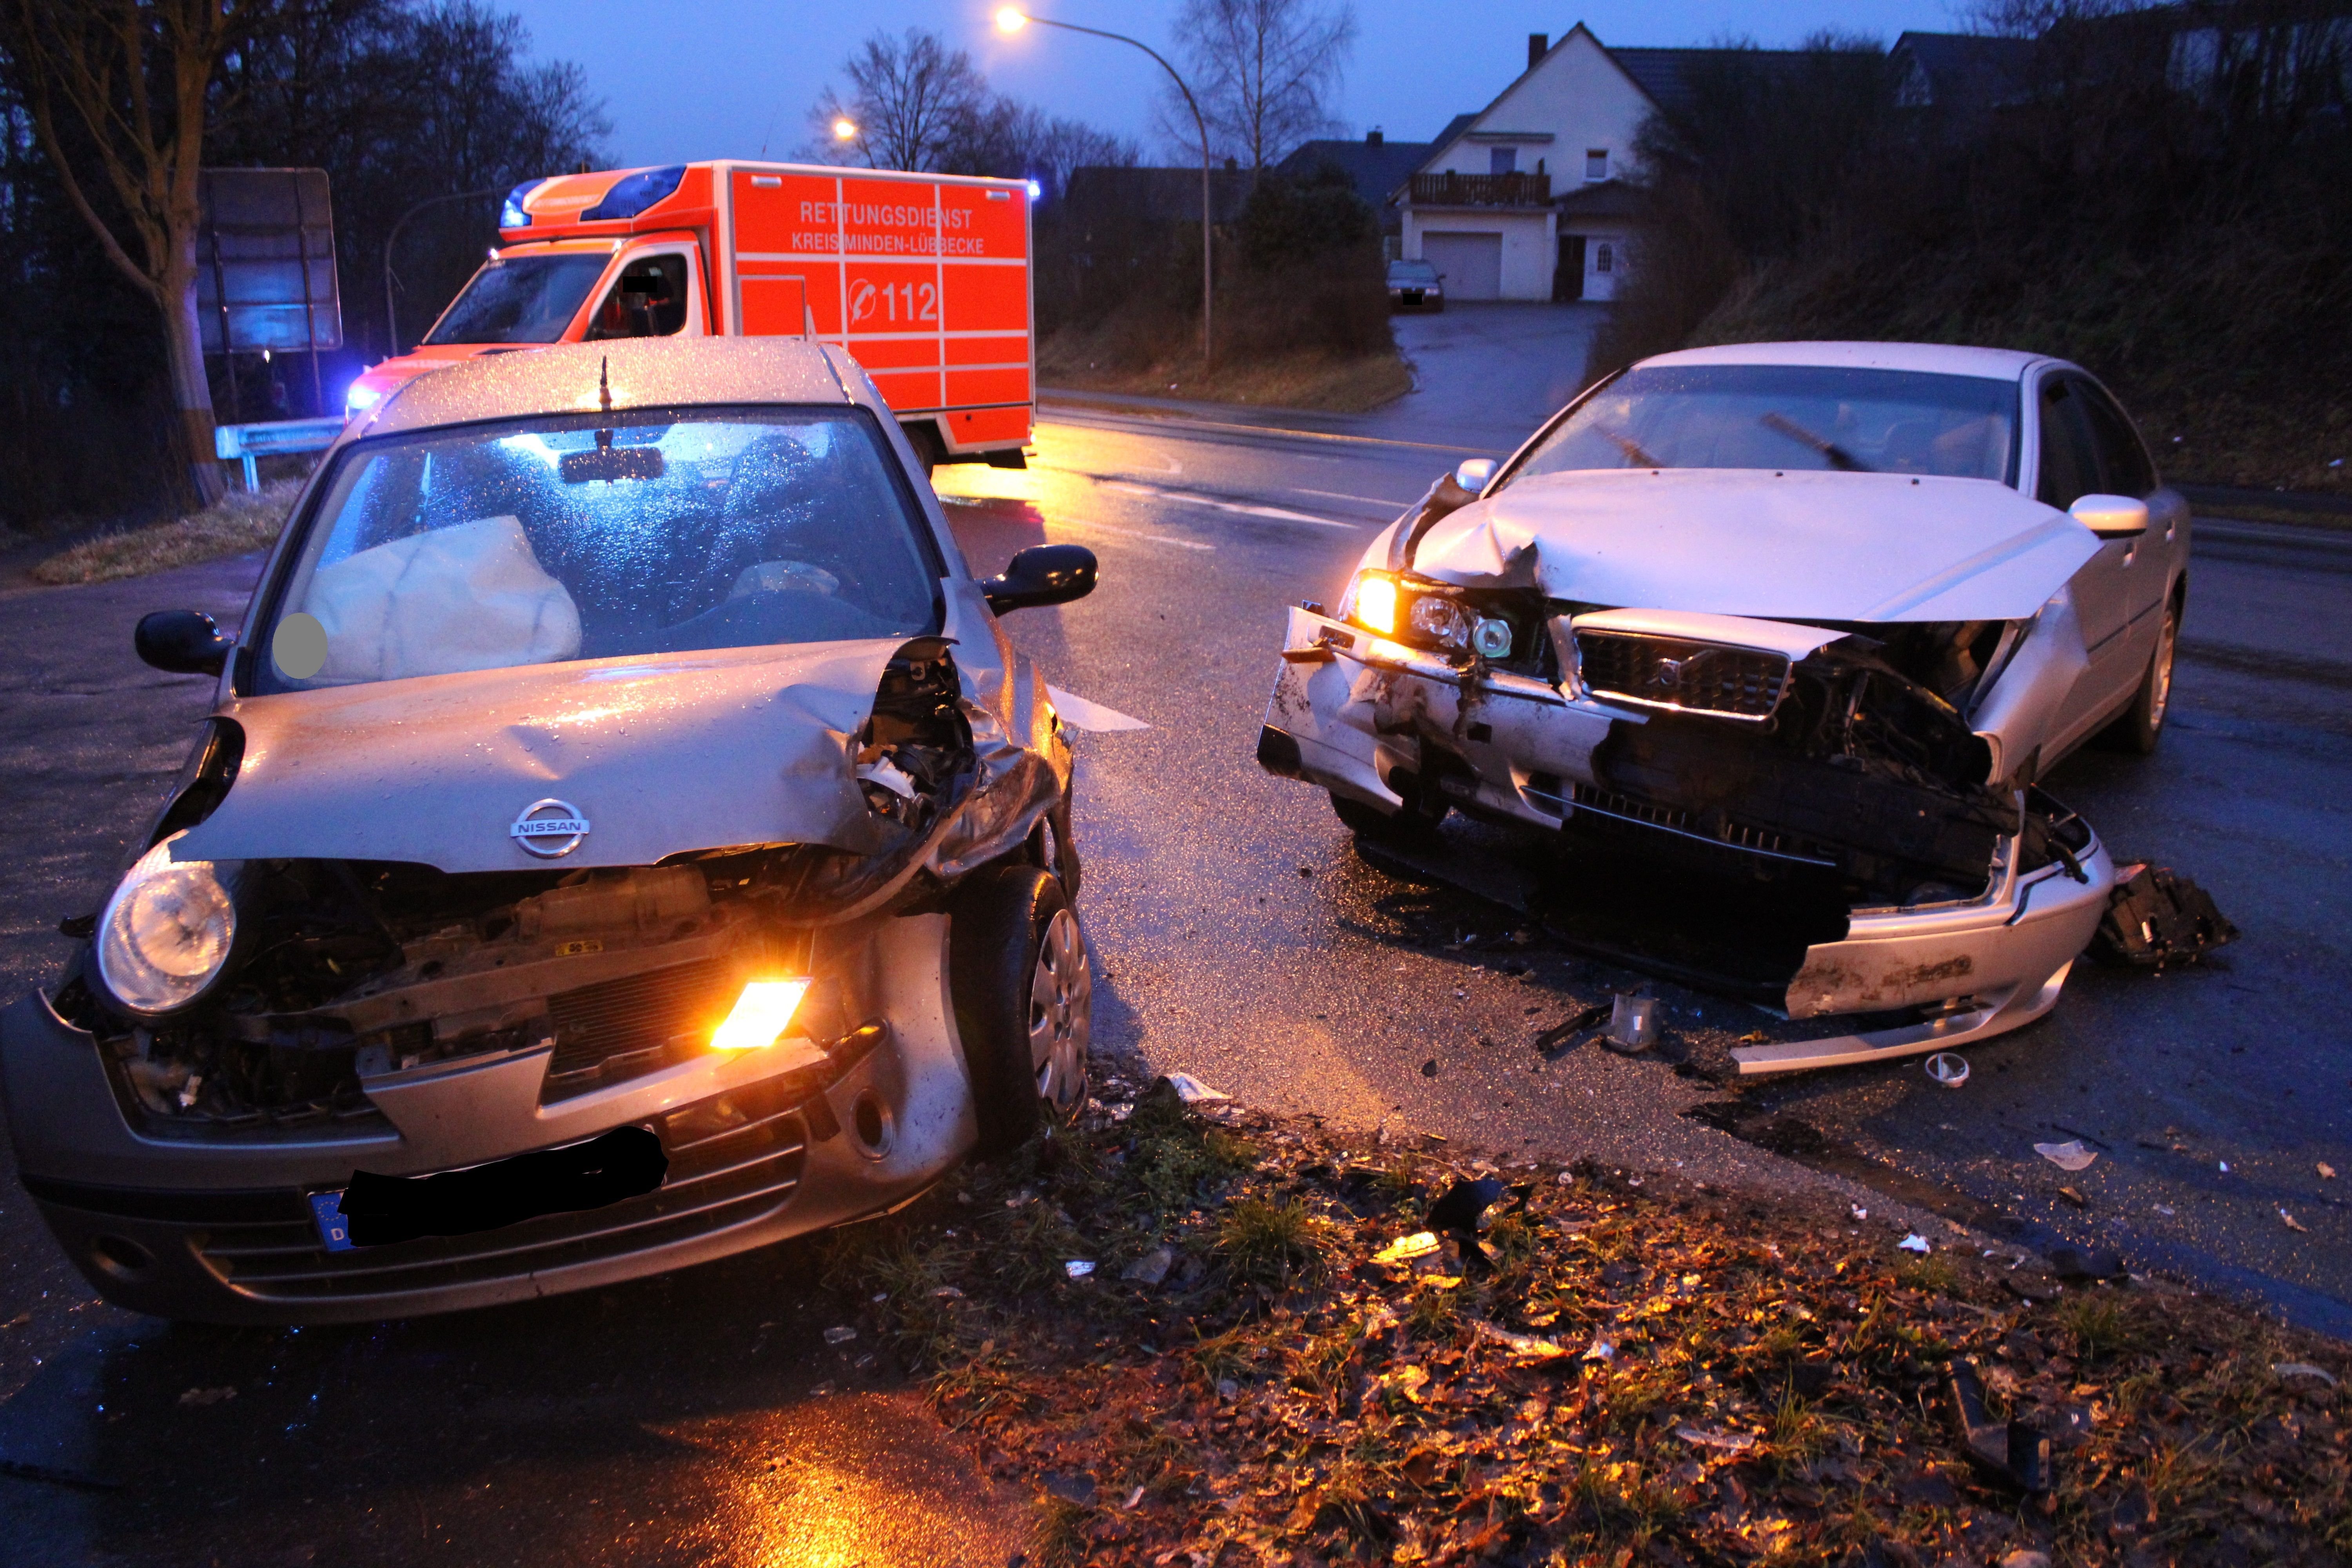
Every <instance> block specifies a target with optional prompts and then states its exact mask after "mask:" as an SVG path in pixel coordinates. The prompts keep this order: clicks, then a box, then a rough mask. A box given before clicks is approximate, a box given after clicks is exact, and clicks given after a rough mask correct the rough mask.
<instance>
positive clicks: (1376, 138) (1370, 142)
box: [1364, 125, 1387, 147]
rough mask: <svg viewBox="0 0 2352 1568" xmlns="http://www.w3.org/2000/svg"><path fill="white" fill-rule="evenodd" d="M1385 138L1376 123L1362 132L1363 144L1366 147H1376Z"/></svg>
mask: <svg viewBox="0 0 2352 1568" xmlns="http://www.w3.org/2000/svg"><path fill="white" fill-rule="evenodd" d="M1386 140H1387V138H1386V137H1384V136H1382V135H1381V128H1380V127H1379V126H1377V125H1375V126H1373V127H1372V128H1371V129H1370V131H1367V132H1364V145H1365V146H1367V147H1377V146H1379V145H1380V144H1381V142H1384V141H1386Z"/></svg>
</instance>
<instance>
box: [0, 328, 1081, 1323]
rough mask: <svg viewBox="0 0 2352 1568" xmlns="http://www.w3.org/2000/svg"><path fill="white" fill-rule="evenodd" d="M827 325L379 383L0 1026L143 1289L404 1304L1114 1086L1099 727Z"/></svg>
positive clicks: (62, 1214) (201, 635) (29, 1132)
mask: <svg viewBox="0 0 2352 1568" xmlns="http://www.w3.org/2000/svg"><path fill="white" fill-rule="evenodd" d="M1094 578H1095V563H1094V559H1093V557H1092V555H1091V554H1089V553H1088V552H1086V551H1084V550H1081V549H1078V548H1076V547H1074V546H1067V545H1048V546H1040V547H1037V548H1034V549H1031V550H1026V551H1024V552H1021V553H1020V554H1019V555H1017V556H1015V557H1014V558H1013V562H1012V563H1011V565H1010V567H1009V568H1008V569H1007V571H1006V572H1005V573H1004V574H1003V575H1002V576H998V577H993V578H988V579H976V578H974V577H973V576H972V575H971V573H970V571H969V570H968V569H967V568H966V566H965V564H964V562H963V559H962V556H961V553H960V552H959V551H958V549H957V546H956V542H955V540H954V538H953V537H952V535H951V534H950V532H949V531H948V528H947V526H946V523H945V521H944V520H943V518H942V516H941V514H940V509H939V504H938V501H937V499H936V498H935V497H934V496H933V495H932V493H931V490H930V488H929V484H928V483H927V482H926V481H925V479H924V478H923V474H922V470H921V468H920V466H919V459H918V458H917V455H916V454H915V453H914V452H913V451H912V450H911V449H910V448H909V447H908V442H907V440H906V438H905V437H904V436H903V435H902V434H901V433H900V431H899V428H898V424H897V422H896V421H895V420H894V419H893V418H892V416H891V411H890V409H889V408H888V407H887V405H885V404H884V403H883V401H882V400H881V399H880V398H879V397H878V396H877V395H876V394H875V391H874V388H873V386H872V384H870V383H869V382H868V381H867V380H866V376H865V375H864V374H863V373H862V372H860V371H859V369H858V368H857V365H856V363H855V362H854V361H852V360H851V359H849V358H848V357H847V356H846V355H845V354H844V353H842V352H841V351H839V350H837V349H835V348H829V347H820V346H818V345H816V344H814V343H808V342H794V341H784V340H772V339H770V340H751V341H709V340H702V341H691V340H645V341H633V342H613V343H604V344H591V345H582V346H578V347H561V346H559V347H553V348H549V349H545V350H542V351H540V352H537V353H530V354H519V355H514V356H511V357H493V358H483V359H478V360H475V361H472V362H470V363H466V364H462V365H457V366H453V367H451V368H449V369H446V370H444V371H442V372H440V373H439V374H435V375H433V376H430V377H425V378H420V379H418V380H416V381H415V382H412V383H410V384H407V385H405V386H404V387H403V388H401V389H399V390H398V391H396V392H395V393H394V394H393V395H390V396H388V397H387V398H386V399H385V400H384V401H383V403H382V404H381V405H378V406H377V407H375V408H373V409H371V410H369V411H368V412H367V413H365V414H363V415H362V416H360V417H358V418H356V419H355V420H353V422H352V425H351V426H350V427H349V429H348V430H347V431H346V432H345V434H344V436H343V437H342V438H341V439H340V440H339V441H338V442H337V443H336V444H335V446H334V447H333V448H332V449H331V450H330V451H329V452H328V454H327V455H326V457H325V458H324V460H323V462H322V463H321V464H320V468H319V469H318V471H317V473H316V474H315V475H314V477H313V478H312V479H311V480H310V483H309V484H308V486H307V488H306V489H305V490H304V492H303V494H302V496H301V498H300V500H299V501H298V503H297V505H296V508H295V510H294V513H293V516H292V520H291V521H290V522H289V525H288V527H287V529H286V531H285V533H284V536H283V537H282V538H281V539H280V540H279V542H278V544H277V546H276V547H275V548H274V549H273V550H272V552H270V554H269V557H268V562H267V563H266V565H265V566H264V568H263V570H262V574H261V578H260V583H259V585H258V587H257V590H256V592H255V595H254V598H253V602H252V605H251V608H250V609H249V611H248V612H247V616H246V618H245V623H244V626H243V627H242V628H241V629H240V630H238V631H236V632H235V633H231V634H222V633H220V632H219V631H217V630H216V629H215V627H214V626H213V624H212V622H211V621H210V620H209V619H208V618H207V617H205V616H200V615H196V614H194V613H193V612H187V611H180V612H164V613H161V614H158V615H154V616H149V617H148V618H147V619H146V620H145V621H143V622H142V623H141V625H140V627H139V631H138V642H139V651H140V653H141V655H142V657H143V658H145V659H146V660H147V661H148V662H149V663H150V664H152V665H154V666H156V667H158V668H163V669H166V670H173V671H180V672H188V673H198V674H205V675H211V676H215V677H216V678H217V679H218V682H219V685H218V689H217V700H216V701H215V706H214V708H213V710H212V713H211V716H210V717H209V718H208V719H207V720H206V721H205V726H204V733H203V737H202V739H201V741H200V742H199V743H198V744H197V745H196V747H195V750H194V753H193V754H192V755H191V757H190V758H189V761H188V763H187V766H186V768H185V770H184V773H182V775H181V777H180V780H179V782H178V783H177V784H176V785H175V786H174V787H173V791H172V793H171V795H170V796H169V798H168V800H167V801H166V803H165V804H164V805H163V809H162V811H161V812H160V814H159V815H158V816H157V818H156V819H155V821H154V823H153V824H152V826H151V827H150V829H149V830H148V831H146V832H145V833H143V834H142V835H141V836H140V837H139V838H138V840H137V843H136V848H137V851H138V853H137V856H136V858H135V861H134V863H133V864H132V865H131V866H130V867H129V868H128V869H127V870H126V871H125V873H124V874H123V877H122V879H121V883H120V885H119V886H117V887H116V889H114V891H113V893H112V896H111V897H110V899H109V900H107V901H106V903H105V905H104V907H103V909H102V910H100V911H99V912H98V913H97V914H96V915H95V916H94V917H92V918H89V919H87V920H85V921H82V922H81V926H80V927H77V928H76V929H78V930H79V929H83V928H87V934H88V938H89V940H88V942H86V944H85V945H84V946H83V947H82V948H81V950H80V951H79V952H77V954H76V955H75V956H74V958H73V959H72V960H71V962H70V963H68V966H67V968H66V970H65V973H63V975H62V976H61V977H60V979H59V981H58V984H56V985H55V986H54V987H52V988H51V989H50V990H48V991H47V993H46V994H41V993H37V994H32V995H28V996H26V997H24V998H23V999H21V1000H19V1001H18V1002H16V1004H15V1005H12V1006H11V1007H10V1008H9V1009H8V1010H7V1012H6V1014H5V1017H0V1088H4V1089H5V1104H6V1111H7V1117H8V1123H9V1129H10V1131H11V1133H12V1134H13V1136H14V1139H15V1144H16V1158H17V1164H18V1168H19V1170H20V1171H21V1173H22V1175H23V1179H24V1183H25V1185H26V1188H27V1189H28V1190H29V1191H30V1192H31V1194H33V1196H34V1197H35V1199H36V1200H37V1202H38V1204H39V1205H40V1207H41V1210H42V1212H43V1214H44V1215H46V1216H47V1220H48V1222H49V1224H50V1226H51V1228H52V1229H53V1230H54V1231H55V1233H56V1234H57V1237H58V1240H59V1241H60V1242H61V1243H62V1244H63V1245H64V1247H65V1249H66V1251H67V1253H68V1256H69V1257H70V1258H72V1259H73V1261H74V1262H75V1264H76V1265H77V1266H78V1267H79V1268H81V1270H82V1271H83V1272H84V1273H85V1274H86V1275H87V1276H88V1278H89V1280H90V1282H91V1284H92V1285H93V1286H95V1287H96V1288H97V1289H99V1290H100V1292H101V1293H102V1294H103V1295H105V1296H106V1297H107V1298H108V1299H109V1300H113V1301H116V1302H119V1303H121V1304H122V1305H124V1306H128V1307H131V1308H134V1309H137V1310H143V1311H149V1312H155V1313H160V1314H163V1315H165V1316H170V1317H177V1318H193V1319H205V1320H215V1321H298V1322H302V1321H330V1320H347V1319H367V1318H377V1317H383V1316H389V1315H396V1314H411V1313H415V1312H419V1311H432V1310H444V1309H449V1308H457V1307H465V1306H473V1305H479V1304H484V1303H488V1302H495V1301H502V1300H514V1299H518V1298H523V1297H530V1296H539V1295H545V1294H550V1293H552V1292H557V1291H562V1290H570V1289H581V1288H583V1287H587V1286H591V1285H597V1284H603V1283H607V1282H611V1281H614V1280H619V1279H629V1278H632V1277H635V1276H638V1275H643V1274H647V1273H651V1272H655V1271H657V1270H662V1269H667V1268H675V1267H677V1266H680V1265H683V1264H688V1263H693V1262H697V1261H699V1260H703V1259H707V1258H718V1257H721V1256H724V1255H726V1254H730V1253H734V1252H739V1251H741V1250H743V1249H745V1248H747V1247H756V1246H759V1245H761V1244H762V1243H766V1242H770V1241H773V1240H776V1239H779V1238H781V1237H789V1236H793V1235H796V1234H800V1233H803V1232H807V1231H812V1230H816V1229H819V1228H822V1227H824V1226H831V1225H835V1224H838V1223H841V1222H844V1221H847V1220H852V1219H856V1218H859V1217H862V1216H865V1215H873V1214H877V1213H880V1212H883V1211H885V1210H887V1209H888V1208H890V1207H892V1206H894V1205H898V1204H902V1203H905V1202H907V1201H908V1200H910V1199H911V1198H913V1197H914V1196H915V1195H916V1194H919V1193H921V1192H922V1191H923V1190H924V1189H925V1188H927V1187H928V1186H929V1185H930V1184H932V1183H933V1182H935V1181H936V1180H938V1179H939V1177H940V1175H941V1174H942V1173H944V1172H946V1171H947V1170H948V1169H950V1167H951V1166H953V1165H954V1164H956V1163H958V1162H959V1161H961V1159H963V1158H964V1157H965V1156H966V1155H968V1154H970V1153H971V1152H974V1151H975V1150H980V1151H986V1150H990V1149H999V1148H1003V1147H1006V1146H1008V1145H1010V1144H1013V1143H1015V1142H1019V1141H1020V1140H1021V1139H1022V1138H1023V1137H1024V1135H1026V1134H1027V1133H1028V1132H1029V1131H1031V1130H1032V1129H1033V1128H1034V1126H1035V1125H1036V1124H1037V1122H1038V1121H1039V1119H1040V1117H1041V1116H1059V1115H1065V1114H1067V1113H1068V1112H1069V1111H1071V1110H1073V1109H1074V1108H1075V1107H1076V1106H1077V1105H1078V1104H1080V1103H1082V1102H1083V1100H1084V1097H1085V1075H1086V1055H1087V1037H1088V1027H1089V997H1090V982H1089V978H1088V971H1087V952H1086V944H1085V938H1084V935H1083V932H1082V931H1081V928H1080V926H1079V924H1078V921H1077V917H1076V912H1075V910H1074V909H1073V908H1072V905H1071V899H1072V897H1073V896H1074V895H1075V894H1076V891H1077V885H1078V870H1079V867H1078V859H1077V855H1076V848H1075V847H1074V845H1073V843H1072V840H1071V830H1070V794H1069V791H1070V777H1071V752H1070V746H1069V743H1068V741H1067V738H1066V735H1065V733H1064V731H1063V729H1062V726H1061V723H1060V721H1059V720H1058V718H1057V716H1056V714H1055V709H1054V706H1053V703H1052V700H1050V698H1049V697H1048V695H1047V691H1046V689H1045V687H1044V686H1043V685H1042V684H1041V682H1040V680H1039V679H1038V675H1037V672H1036V670H1035V669H1034V668H1033V667H1032V666H1031V665H1030V664H1029V663H1028V662H1027V661H1026V660H1024V659H1023V658H1019V657H1017V656H1016V655H1015V654H1014V652H1013V648H1012V647H1011V645H1010V644H1009V643H1008V642H1007V641H1006V640H1005V638H1004V637H1003V633H1002V631H1001V629H1000V628H999V626H998V625H997V622H996V617H997V616H999V615H1002V614H1003V613H1006V612H1008V611H1010V610H1012V609H1015V608H1018V607H1021V606H1023V605H1051V604H1058V603H1062V602H1065V601H1067V600H1070V599H1074V598H1076V597H1078V596H1080V595H1084V594H1086V593H1087V592H1088V591H1089V590H1090V589H1091V588H1092V586H1093V584H1094Z"/></svg>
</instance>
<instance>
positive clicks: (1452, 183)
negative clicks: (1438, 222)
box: [1412, 174, 1551, 207]
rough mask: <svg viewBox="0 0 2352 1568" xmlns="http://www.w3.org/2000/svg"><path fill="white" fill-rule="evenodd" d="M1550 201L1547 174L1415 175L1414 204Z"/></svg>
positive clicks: (1532, 203) (1533, 204) (1517, 204)
mask: <svg viewBox="0 0 2352 1568" xmlns="http://www.w3.org/2000/svg"><path fill="white" fill-rule="evenodd" d="M1550 200H1551V176H1550V175H1549V174H1415V175H1414V176H1413V177H1412V205H1415V206H1417V207H1539V206H1542V205H1544V204H1545V203H1547V202H1549V201H1550Z"/></svg>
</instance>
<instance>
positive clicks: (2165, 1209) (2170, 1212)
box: [2156, 1204, 2180, 1219]
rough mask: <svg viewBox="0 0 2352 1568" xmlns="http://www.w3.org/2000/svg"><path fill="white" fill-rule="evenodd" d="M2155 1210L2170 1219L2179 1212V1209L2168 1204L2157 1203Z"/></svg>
mask: <svg viewBox="0 0 2352 1568" xmlns="http://www.w3.org/2000/svg"><path fill="white" fill-rule="evenodd" d="M2156 1212H2157V1213H2158V1214H2160V1215H2163V1216H2164V1217H2165V1218H2167V1219H2171V1218H2173V1217H2174V1216H2175V1215H2179V1213H2180V1211H2179V1209H2177V1208H2174V1207H2173V1206H2172V1205H2170V1204H2158V1205H2156Z"/></svg>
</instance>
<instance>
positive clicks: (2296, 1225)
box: [2279, 1208, 2311, 1236]
mask: <svg viewBox="0 0 2352 1568" xmlns="http://www.w3.org/2000/svg"><path fill="white" fill-rule="evenodd" d="M2279 1218H2281V1219H2283V1220H2284V1221H2286V1227H2287V1229H2289V1230H2299V1231H2302V1232H2303V1233H2304V1234H2305V1235H2306V1236H2308V1235H2310V1234H2311V1232H2310V1229H2309V1227H2307V1226H2305V1224H2304V1223H2303V1221H2301V1220H2299V1219H2297V1218H2295V1217H2294V1215H2291V1214H2289V1213H2287V1212H2286V1210H2284V1208H2282V1209H2281V1210H2279Z"/></svg>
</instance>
